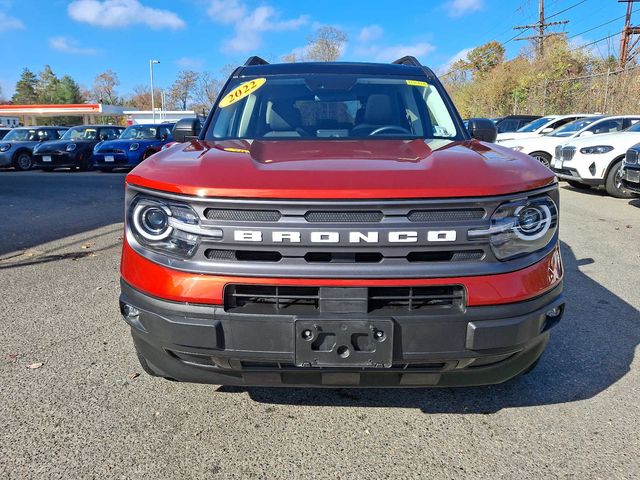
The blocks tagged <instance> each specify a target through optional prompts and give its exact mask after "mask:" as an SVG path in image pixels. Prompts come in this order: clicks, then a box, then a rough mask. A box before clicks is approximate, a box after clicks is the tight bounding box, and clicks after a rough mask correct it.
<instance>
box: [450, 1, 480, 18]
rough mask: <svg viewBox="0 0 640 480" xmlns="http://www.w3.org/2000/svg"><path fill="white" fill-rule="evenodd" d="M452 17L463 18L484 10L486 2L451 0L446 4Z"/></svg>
mask: <svg viewBox="0 0 640 480" xmlns="http://www.w3.org/2000/svg"><path fill="white" fill-rule="evenodd" d="M444 8H445V9H446V10H447V11H448V12H449V16H450V17H462V16H463V15H466V14H468V13H473V12H477V11H478V10H482V9H483V8H484V0H450V1H449V2H446V3H445V4H444Z"/></svg>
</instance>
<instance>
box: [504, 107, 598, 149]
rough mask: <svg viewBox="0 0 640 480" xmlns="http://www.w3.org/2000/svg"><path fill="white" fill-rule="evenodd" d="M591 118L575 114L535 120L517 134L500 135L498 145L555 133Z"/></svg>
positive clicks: (583, 114)
mask: <svg viewBox="0 0 640 480" xmlns="http://www.w3.org/2000/svg"><path fill="white" fill-rule="evenodd" d="M589 116H591V115H590V114H588V113H574V114H571V115H547V116H546V117H542V118H539V119H537V120H534V121H533V122H531V123H528V124H527V125H525V126H524V127H522V128H520V129H519V130H517V131H515V132H505V133H499V134H498V137H497V138H496V143H502V142H505V141H507V140H514V139H516V138H526V137H537V136H539V135H545V134H547V133H551V132H553V131H554V130H555V129H556V128H560V127H561V126H563V125H565V124H567V123H569V122H573V121H574V120H578V119H580V118H584V117H589Z"/></svg>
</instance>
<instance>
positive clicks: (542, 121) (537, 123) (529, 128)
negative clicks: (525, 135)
mask: <svg viewBox="0 0 640 480" xmlns="http://www.w3.org/2000/svg"><path fill="white" fill-rule="evenodd" d="M553 119H554V117H542V118H539V119H537V120H534V121H533V122H531V123H527V124H526V125H525V126H524V127H521V128H519V129H518V130H516V131H518V132H529V133H530V132H535V131H536V130H538V129H540V128H542V127H544V126H545V125H546V124H547V123H549V122H550V121H551V120H553Z"/></svg>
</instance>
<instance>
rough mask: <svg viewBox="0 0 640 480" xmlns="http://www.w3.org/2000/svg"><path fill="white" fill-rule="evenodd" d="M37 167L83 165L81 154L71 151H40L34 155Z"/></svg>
mask: <svg viewBox="0 0 640 480" xmlns="http://www.w3.org/2000/svg"><path fill="white" fill-rule="evenodd" d="M33 163H34V166H35V168H73V167H79V166H80V165H81V159H80V156H79V155H78V154H77V153H76V152H71V153H67V152H65V153H38V154H36V155H33Z"/></svg>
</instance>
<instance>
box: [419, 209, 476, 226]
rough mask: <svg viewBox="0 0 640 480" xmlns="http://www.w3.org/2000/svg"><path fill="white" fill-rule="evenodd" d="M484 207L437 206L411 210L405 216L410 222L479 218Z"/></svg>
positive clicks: (459, 220) (455, 220)
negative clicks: (436, 207) (435, 207)
mask: <svg viewBox="0 0 640 480" xmlns="http://www.w3.org/2000/svg"><path fill="white" fill-rule="evenodd" d="M485 213H486V212H485V210H484V208H439V209H429V210H411V211H410V212H409V215H408V216H407V218H408V219H409V221H411V222H425V223H429V222H461V221H465V220H479V219H481V218H484V216H485Z"/></svg>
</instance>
